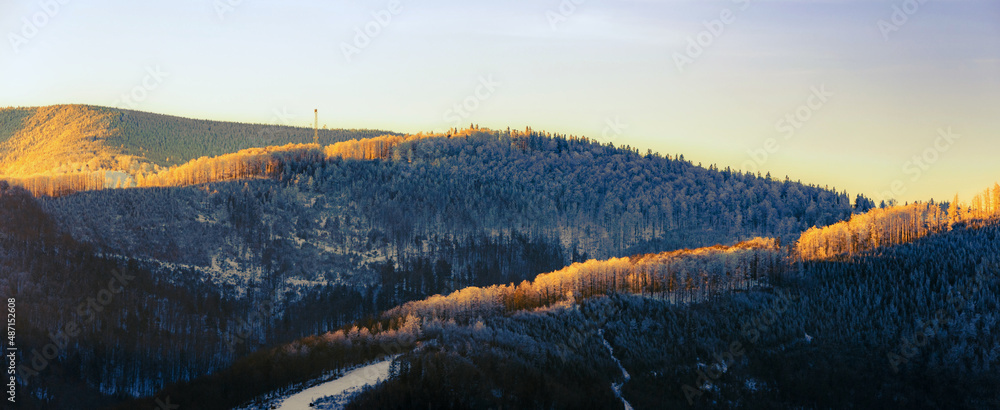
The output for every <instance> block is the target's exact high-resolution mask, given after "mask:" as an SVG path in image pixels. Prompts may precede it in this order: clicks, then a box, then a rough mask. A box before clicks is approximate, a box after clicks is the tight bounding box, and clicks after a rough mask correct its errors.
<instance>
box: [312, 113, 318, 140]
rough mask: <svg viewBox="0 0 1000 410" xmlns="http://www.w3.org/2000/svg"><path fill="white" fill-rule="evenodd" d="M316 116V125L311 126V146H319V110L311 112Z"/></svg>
mask: <svg viewBox="0 0 1000 410" xmlns="http://www.w3.org/2000/svg"><path fill="white" fill-rule="evenodd" d="M313 113H314V114H316V123H315V124H313V144H319V108H316V109H314V110H313Z"/></svg>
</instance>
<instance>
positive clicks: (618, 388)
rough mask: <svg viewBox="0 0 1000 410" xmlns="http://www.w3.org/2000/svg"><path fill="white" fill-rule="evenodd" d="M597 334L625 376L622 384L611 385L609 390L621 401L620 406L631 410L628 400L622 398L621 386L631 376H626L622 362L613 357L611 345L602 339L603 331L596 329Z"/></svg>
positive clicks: (613, 351) (626, 372) (613, 352)
mask: <svg viewBox="0 0 1000 410" xmlns="http://www.w3.org/2000/svg"><path fill="white" fill-rule="evenodd" d="M597 334H599V335H600V336H601V340H602V341H604V347H607V348H608V353H610V354H611V358H612V359H614V360H615V363H616V364H617V365H618V368H619V369H622V376H625V381H624V382H622V383H611V389H612V390H614V391H615V396H616V397H618V398H619V399H621V400H622V404H623V405H625V410H632V405H631V404H629V403H628V400H625V398H624V397H622V386H623V385H624V384H625V383H628V381H629V380H631V379H632V375H630V374H628V370H625V366H622V362H621V361H619V360H618V358H617V357H615V349H614V348H612V347H611V343H608V339H605V338H604V329H597Z"/></svg>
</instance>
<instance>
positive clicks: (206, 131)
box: [0, 105, 394, 176]
mask: <svg viewBox="0 0 1000 410" xmlns="http://www.w3.org/2000/svg"><path fill="white" fill-rule="evenodd" d="M385 134H394V133H392V132H387V131H376V130H341V129H337V130H320V132H319V142H320V143H321V144H332V143H334V142H338V141H346V140H350V139H355V138H357V139H361V138H371V137H375V136H379V135H385ZM312 141H313V130H312V129H310V128H301V127H290V126H284V125H266V124H244V123H234V122H221V121H207V120H194V119H189V118H181V117H175V116H170V115H162V114H153V113H147V112H141V111H132V110H122V109H116V108H106V107H97V106H89V105H54V106H47V107H31V108H4V109H0V175H5V176H27V175H32V174H40V173H71V172H87V171H96V170H98V169H104V170H121V171H127V170H130V169H139V168H141V167H142V166H143V164H149V165H147V168H155V167H157V166H159V167H168V166H171V165H178V164H182V163H185V162H188V161H190V160H192V159H195V158H199V157H203V156H217V155H222V154H227V153H232V152H236V151H239V150H242V149H247V148H253V147H266V146H270V145H283V144H287V143H306V142H312Z"/></svg>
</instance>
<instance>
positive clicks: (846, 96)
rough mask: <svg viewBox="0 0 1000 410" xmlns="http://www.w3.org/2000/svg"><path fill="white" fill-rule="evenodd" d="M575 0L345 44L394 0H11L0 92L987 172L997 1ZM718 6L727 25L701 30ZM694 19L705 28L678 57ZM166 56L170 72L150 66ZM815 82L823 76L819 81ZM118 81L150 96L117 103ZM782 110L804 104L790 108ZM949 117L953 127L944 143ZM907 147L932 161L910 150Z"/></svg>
mask: <svg viewBox="0 0 1000 410" xmlns="http://www.w3.org/2000/svg"><path fill="white" fill-rule="evenodd" d="M576 1H577V2H580V4H579V5H575V10H569V9H568V8H567V7H566V5H568V4H574V3H571V0H564V1H558V0H530V1H529V0H523V1H510V0H506V1H492V2H489V3H487V4H481V3H485V2H471V1H466V2H444V1H436V0H425V1H412V2H411V1H406V0H403V1H400V4H401V10H398V11H399V12H398V13H396V14H392V13H389V14H390V15H391V21H389V22H388V24H386V25H385V27H384V28H382V27H381V25H379V27H380V28H379V32H378V34H377V35H376V36H374V37H373V38H372V39H371V40H370V43H369V44H368V45H367V46H366V47H363V48H362V47H358V50H359V51H360V52H359V53H357V54H353V55H352V56H351V59H350V61H348V59H347V58H345V55H344V53H343V51H342V48H343V46H344V44H348V45H352V46H357V45H355V44H354V38H355V36H356V33H355V27H358V28H362V29H363V28H364V27H365V26H366V25H369V23H370V28H374V27H375V25H376V24H378V23H377V22H373V21H374V17H373V15H372V13H376V12H378V11H380V10H385V9H387V7H388V5H389V1H304V0H289V1H281V2H264V1H259V0H242V1H236V0H218V1H216V0H200V1H192V0H176V1H171V2H155V3H154V2H125V1H105V0H91V1H86V2H84V1H76V0H52V1H51V2H49V1H41V2H39V1H23V2H3V3H0V33H2V34H4V36H5V38H6V39H7V42H6V43H5V44H3V45H2V46H0V106H36V105H48V104H59V103H86V104H95V105H105V106H109V105H112V104H116V103H118V104H122V105H125V106H129V107H133V108H135V109H139V110H143V111H152V112H159V113H166V114H173V115H180V116H187V117H195V118H208V119H217V120H231V121H243V122H261V123H272V122H278V123H282V122H283V121H284V120H283V119H282V118H283V117H285V116H286V115H290V116H291V117H290V119H289V120H288V121H290V122H291V123H292V124H293V125H303V126H307V125H311V122H312V110H313V108H318V109H319V110H320V123H321V124H327V125H328V126H329V127H336V128H380V129H390V130H395V131H401V132H418V131H431V130H444V129H447V128H449V127H451V126H453V125H455V122H456V120H461V121H460V122H461V124H462V125H463V126H464V125H466V124H468V123H470V122H475V123H477V124H479V125H481V126H486V127H491V128H506V127H508V126H510V127H513V128H523V127H525V126H531V127H532V128H535V129H545V130H548V131H552V132H559V133H567V134H576V135H586V136H588V137H592V138H597V139H604V138H612V139H613V141H614V142H615V144H629V145H631V146H633V147H639V148H640V149H641V150H642V151H645V150H646V149H647V148H649V149H653V150H654V151H659V152H662V153H669V154H675V153H683V154H684V155H685V157H686V158H688V159H692V160H694V161H695V162H696V163H697V162H701V163H703V164H705V165H708V164H710V163H716V164H718V165H719V166H720V167H723V168H724V167H726V166H731V167H734V168H744V169H747V168H751V167H752V168H753V169H759V170H761V171H762V172H767V171H770V172H771V173H772V174H773V175H775V176H780V177H784V176H785V175H786V174H787V175H789V176H791V178H792V179H801V180H802V181H803V182H808V183H815V184H819V185H830V186H836V187H837V188H838V189H841V190H843V189H846V190H847V191H848V192H850V193H851V194H852V196H853V194H855V193H859V192H861V193H865V194H867V195H869V196H879V193H880V192H884V191H889V190H890V189H891V187H892V184H893V182H894V181H897V180H898V181H899V182H898V183H897V193H896V194H895V197H896V198H898V199H899V200H901V201H906V200H910V201H912V200H914V199H927V198H930V197H934V198H937V199H942V198H950V197H951V196H952V195H954V194H955V193H956V192H958V193H960V194H961V195H962V197H963V198H964V199H968V198H969V197H971V195H973V194H974V193H975V192H976V191H977V190H980V189H982V188H984V187H985V186H987V185H988V184H989V185H992V183H993V182H994V181H996V180H1000V161H997V160H996V157H997V153H998V152H1000V2H996V1H945V0H930V1H927V2H925V3H917V2H915V0H914V2H913V3H911V4H910V6H909V7H908V10H909V11H913V13H912V14H907V13H906V12H905V11H901V13H903V14H905V15H906V21H905V23H903V24H900V25H898V26H897V27H896V28H897V29H898V30H895V31H887V29H886V28H885V27H886V26H884V25H883V27H882V28H881V29H880V26H879V24H878V22H879V20H884V21H885V22H887V23H889V24H893V23H892V21H893V20H892V17H893V13H894V7H901V8H907V6H906V2H905V1H875V0H864V1H834V0H829V1H752V0H751V1H749V2H744V1H742V0H741V1H728V0H727V1H700V0H669V1H642V0H576ZM230 3H238V5H235V6H233V7H232V8H231V9H229V8H223V9H221V10H222V11H223V12H224V13H223V14H222V16H221V17H220V15H219V13H218V10H217V8H218V7H220V5H227V4H230ZM561 4H562V5H563V10H564V11H569V12H568V13H565V15H564V14H563V13H561V12H560V11H559V10H560V5H561ZM913 4H919V7H917V8H916V10H914V9H913V7H912V5H913ZM52 5H58V10H56V7H53V6H52ZM744 7H745V8H744ZM46 8H48V9H49V11H50V12H48V13H47V12H46V11H45V10H46ZM53 10H54V12H52V11H53ZM726 10H728V12H727V11H726ZM40 13H45V14H44V15H40ZM725 13H729V14H725ZM49 14H51V16H49ZM724 14H725V16H727V18H726V19H727V20H728V21H729V22H728V23H722V24H721V26H722V32H721V33H720V34H718V35H714V34H711V33H709V31H706V30H707V29H706V27H705V22H711V21H712V20H715V19H720V16H722V15H724ZM553 15H557V16H559V18H558V19H557V21H556V24H555V26H554V27H555V29H553V25H552V16H553ZM23 19H26V20H27V21H29V22H31V21H32V20H34V21H35V22H33V23H29V24H28V26H29V27H25V22H24V21H25V20H23ZM720 21H721V19H720ZM900 21H901V18H900V16H898V15H897V16H896V22H900ZM37 23H42V24H37ZM33 28H37V33H34V32H33V30H32V29H33ZM883 32H886V33H887V35H883ZM699 36H700V37H699ZM689 38H691V39H692V40H694V41H697V39H699V38H700V39H701V40H702V41H703V43H707V42H709V41H710V42H711V44H710V45H708V46H707V47H701V48H702V50H701V53H700V54H698V55H697V56H695V57H693V58H691V57H688V58H690V60H688V62H690V63H689V64H684V65H683V70H679V69H678V67H677V64H676V58H677V57H676V56H685V55H686V51H685V49H686V48H688V46H689V42H688V39H689ZM22 40H23V41H22ZM694 51H697V50H694ZM157 68H158V70H159V72H161V73H165V75H164V76H162V80H157V79H155V78H152V77H151V78H147V77H149V74H148V73H149V72H150V71H153V72H155V71H157ZM491 81H492V83H494V84H495V85H494V86H491V87H483V86H480V85H481V84H482V83H483V82H491ZM144 82H145V84H146V87H145V88H143V83H144ZM137 87H138V88H140V89H139V90H138V91H136V88H137ZM814 88H815V89H817V90H818V89H820V88H824V89H825V90H826V93H827V94H832V95H829V96H824V98H823V99H824V100H825V101H821V100H819V99H818V98H817V97H812V99H810V95H812V94H813V93H814V92H813V91H812V90H813V89H814ZM491 89H492V91H490V90H491ZM477 90H478V91H479V94H478V97H477V96H476V95H477ZM129 93H131V94H134V95H136V96H139V97H143V98H139V100H141V101H131V102H121V101H120V96H121V95H122V94H129ZM809 102H812V103H813V107H814V108H805V107H807V106H808V103H809ZM820 102H822V104H821V105H822V106H819V105H820ZM456 104H458V105H460V106H461V105H463V104H465V105H467V107H472V108H474V110H470V111H468V112H464V111H465V110H464V109H462V111H463V112H462V113H461V114H459V113H458V112H457V111H455V110H454V106H455V105H456ZM276 113H280V114H281V115H280V116H279V115H276ZM463 114H464V115H463ZM786 115H791V116H792V118H791V120H794V121H795V122H796V123H798V120H797V119H796V115H799V118H805V117H808V118H809V119H808V120H807V121H803V122H801V123H799V128H797V129H795V128H788V127H790V124H791V123H789V122H787V120H786V121H785V122H783V123H779V121H781V120H782V119H783V118H785V117H786ZM615 122H617V123H618V124H620V125H621V126H620V127H610V126H609V124H614V123H615ZM949 128H950V129H951V130H952V133H953V134H958V135H961V137H960V138H958V139H954V140H953V142H951V143H949V144H943V143H942V142H939V143H938V145H937V146H938V149H935V148H934V147H935V138H936V136H937V135H938V133H939V130H947V129H949ZM789 129H795V131H794V133H789V132H788V130H789ZM786 136H788V138H785V137H786ZM771 138H773V139H774V140H773V141H769V139H771ZM766 148H770V149H771V152H769V153H768V155H767V159H766V160H764V159H763V156H762V155H761V154H760V151H759V150H764V149H766ZM943 148H947V151H944V150H943ZM927 150H931V151H933V152H931V151H927ZM748 151H757V152H758V153H757V154H754V155H751V153H749V152H748ZM925 151H927V152H925ZM920 154H926V155H927V157H928V158H935V157H936V161H934V162H933V163H932V164H925V165H924V167H923V168H921V167H919V166H918V165H916V164H914V163H912V162H910V163H908V161H911V159H912V157H913V156H914V155H920ZM755 157H756V158H757V161H754V159H753V158H755ZM748 161H750V162H748ZM924 168H926V169H924Z"/></svg>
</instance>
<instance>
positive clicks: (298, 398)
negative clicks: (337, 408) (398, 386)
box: [278, 356, 396, 410]
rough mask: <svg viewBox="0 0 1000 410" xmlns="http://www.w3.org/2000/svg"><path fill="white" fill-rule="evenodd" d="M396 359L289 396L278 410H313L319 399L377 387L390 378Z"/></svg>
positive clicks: (355, 370)
mask: <svg viewBox="0 0 1000 410" xmlns="http://www.w3.org/2000/svg"><path fill="white" fill-rule="evenodd" d="M395 358H396V357H395V356H393V357H391V358H389V359H386V360H383V361H381V362H376V363H373V364H370V365H367V366H363V367H359V368H357V369H354V370H351V371H349V372H347V374H345V375H344V377H341V378H338V379H336V380H331V381H329V382H326V383H323V384H320V385H317V386H313V387H310V388H308V389H305V390H303V391H300V392H298V393H295V394H293V395H291V396H288V398H286V399H285V400H284V401H283V402H281V405H280V406H278V410H311V409H313V407H310V406H309V405H310V404H312V402H314V401H316V400H317V399H320V398H323V397H327V396H336V395H339V394H343V393H346V392H350V391H358V390H360V389H362V388H364V387H365V386H369V385H375V384H378V383H379V382H381V381H383V380H385V379H387V378H389V366H390V365H392V361H393V360H394V359H395Z"/></svg>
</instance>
